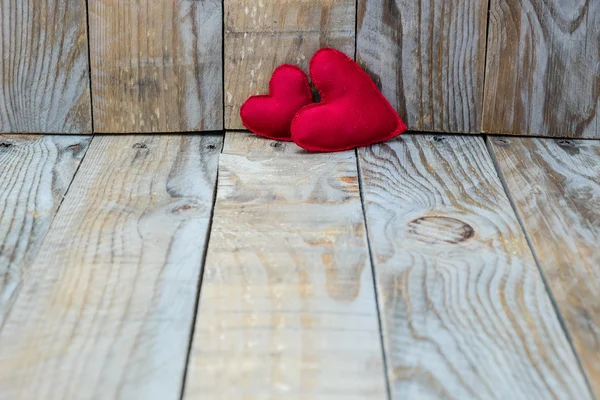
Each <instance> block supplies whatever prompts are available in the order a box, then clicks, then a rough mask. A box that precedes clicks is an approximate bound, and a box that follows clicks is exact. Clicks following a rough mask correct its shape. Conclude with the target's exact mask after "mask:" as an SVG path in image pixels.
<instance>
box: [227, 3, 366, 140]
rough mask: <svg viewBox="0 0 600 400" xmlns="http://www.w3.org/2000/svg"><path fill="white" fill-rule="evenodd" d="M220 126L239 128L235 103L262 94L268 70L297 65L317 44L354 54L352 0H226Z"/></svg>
mask: <svg viewBox="0 0 600 400" xmlns="http://www.w3.org/2000/svg"><path fill="white" fill-rule="evenodd" d="M224 7H225V66H224V68H225V127H226V128H227V129H241V128H243V125H242V121H241V119H240V115H239V114H240V106H241V105H242V104H243V103H244V101H246V99H247V98H248V97H249V96H250V95H254V94H261V93H267V92H268V90H269V88H268V86H269V79H270V78H271V74H272V72H273V70H274V69H275V68H276V67H277V66H278V65H280V64H283V63H292V64H296V65H299V66H300V67H302V68H303V69H304V70H305V71H306V72H308V61H309V60H310V58H311V57H312V55H313V53H314V52H315V51H317V50H318V49H320V48H321V47H335V48H337V49H339V50H341V51H343V52H345V53H346V54H348V55H349V56H350V57H354V33H355V9H356V7H355V1H354V0H338V1H330V0H281V1H267V0H226V1H225V3H224Z"/></svg>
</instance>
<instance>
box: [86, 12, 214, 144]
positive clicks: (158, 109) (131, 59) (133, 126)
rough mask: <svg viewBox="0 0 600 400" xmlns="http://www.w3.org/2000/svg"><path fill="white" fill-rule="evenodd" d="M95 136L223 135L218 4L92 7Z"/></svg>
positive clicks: (91, 32)
mask: <svg viewBox="0 0 600 400" xmlns="http://www.w3.org/2000/svg"><path fill="white" fill-rule="evenodd" d="M89 8H90V10H89V14H90V18H89V20H90V56H91V67H92V93H93V103H94V110H93V111H94V121H95V130H96V132H99V133H105V132H177V131H205V130H218V129H222V127H223V117H222V102H223V101H222V98H223V97H222V78H221V74H222V72H221V69H222V65H221V64H222V55H221V52H222V45H221V40H222V37H221V33H222V29H221V24H222V14H221V10H222V9H221V4H220V2H218V1H214V0H213V1H177V2H176V1H172V0H141V1H133V2H132V1H122V0H90V1H89Z"/></svg>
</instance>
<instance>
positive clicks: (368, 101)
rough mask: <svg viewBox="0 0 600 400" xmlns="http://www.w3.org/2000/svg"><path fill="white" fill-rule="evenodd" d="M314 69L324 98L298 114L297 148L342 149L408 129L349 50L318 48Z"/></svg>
mask: <svg viewBox="0 0 600 400" xmlns="http://www.w3.org/2000/svg"><path fill="white" fill-rule="evenodd" d="M309 71H310V78H311V80H312V83H313V85H315V87H316V88H317V90H318V91H319V93H321V102H320V103H314V104H309V105H307V106H305V107H303V108H302V109H301V110H300V111H298V113H297V114H296V116H295V117H294V120H293V121H292V128H291V130H292V138H293V140H294V142H295V143H296V144H297V145H298V146H300V147H303V148H305V149H307V150H311V151H342V150H348V149H352V148H354V147H361V146H368V145H370V144H373V143H377V142H384V141H386V140H389V139H391V138H393V137H395V136H398V135H399V134H401V133H402V132H404V131H405V130H406V125H404V122H402V120H401V119H400V117H399V116H398V113H397V112H396V110H394V108H393V107H392V106H391V105H390V103H389V102H388V101H387V100H386V98H385V97H383V95H382V94H381V92H380V91H379V89H377V86H375V84H374V83H373V81H372V80H371V78H369V76H368V75H367V74H366V72H365V71H363V70H362V69H361V68H360V67H359V66H358V64H356V63H355V62H354V61H353V60H352V59H351V58H348V56H346V55H345V54H344V53H342V52H340V51H338V50H335V49H329V48H325V49H321V50H319V51H317V52H316V53H315V54H314V55H313V57H312V58H311V60H310V68H309Z"/></svg>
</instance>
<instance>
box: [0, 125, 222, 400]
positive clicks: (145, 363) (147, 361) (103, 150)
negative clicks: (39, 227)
mask: <svg viewBox="0 0 600 400" xmlns="http://www.w3.org/2000/svg"><path fill="white" fill-rule="evenodd" d="M221 144H222V137H221V136H212V135H206V136H202V135H200V136H180V135H161V136H129V135H128V136H118V137H114V136H113V137H107V136H104V137H95V138H94V140H93V142H92V144H91V145H90V149H89V151H88V153H87V155H86V158H85V160H84V162H83V163H82V165H81V168H80V170H79V173H78V174H77V176H76V178H75V180H74V181H73V184H72V185H71V188H70V189H69V195H68V196H67V198H66V199H65V201H64V202H63V204H62V206H61V208H60V210H59V212H58V214H57V216H56V218H55V220H54V222H53V224H52V227H51V229H50V231H49V232H48V235H47V236H46V239H45V241H44V243H43V245H42V248H41V250H40V252H39V255H38V257H37V258H36V260H35V262H34V263H33V265H32V267H31V268H30V269H29V271H28V273H27V274H26V276H25V278H24V282H23V287H22V290H21V292H20V294H19V297H18V298H17V300H16V302H15V304H14V306H13V307H12V309H11V312H10V314H9V316H8V318H7V320H6V323H5V325H4V328H3V329H2V331H0V398H2V399H92V398H95V399H144V400H146V399H161V400H163V399H179V398H180V393H181V386H182V380H183V374H184V370H185V363H186V357H187V351H188V347H189V340H190V334H191V333H190V332H191V327H192V320H193V315H194V306H195V302H196V295H197V287H198V278H199V273H200V270H201V265H202V258H203V254H204V249H205V242H206V236H207V229H208V223H209V219H210V213H211V205H212V201H213V190H214V186H215V180H216V172H217V171H216V169H217V159H218V154H219V151H220V148H221Z"/></svg>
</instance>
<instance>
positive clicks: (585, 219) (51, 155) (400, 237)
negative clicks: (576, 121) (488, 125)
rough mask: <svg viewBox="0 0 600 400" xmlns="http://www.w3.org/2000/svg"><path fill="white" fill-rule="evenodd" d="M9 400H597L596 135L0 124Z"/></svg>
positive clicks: (599, 176)
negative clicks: (329, 139)
mask: <svg viewBox="0 0 600 400" xmlns="http://www.w3.org/2000/svg"><path fill="white" fill-rule="evenodd" d="M0 274H1V276H2V281H1V283H0V327H1V329H0V399H2V400H4V399H6V400H15V399H17V400H18V399H27V400H29V399H32V400H33V399H35V400H37V399H45V400H46V399H74V400H83V399H102V400H104V399H144V400H146V399H160V400H169V399H180V398H183V399H344V400H346V399H387V398H393V399H419V400H420V399H438V398H452V399H471V398H472V399H510V400H512V399H577V400H581V399H593V398H600V305H599V304H600V303H599V300H598V299H600V141H595V140H553V139H536V138H517V137H492V136H490V137H482V136H432V135H410V134H406V135H403V136H402V137H400V138H398V139H396V140H393V141H391V142H388V143H384V144H379V145H375V146H372V147H370V148H362V149H359V150H358V151H347V152H342V153H333V154H313V153H306V152H304V151H302V150H301V149H299V148H298V147H296V146H295V145H293V144H289V143H280V142H273V141H269V140H265V139H259V138H256V137H254V136H251V135H249V134H246V133H241V132H228V133H226V134H225V136H223V135H119V136H94V137H93V138H92V137H89V136H79V137H78V136H23V135H20V136H6V135H5V136H0Z"/></svg>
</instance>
